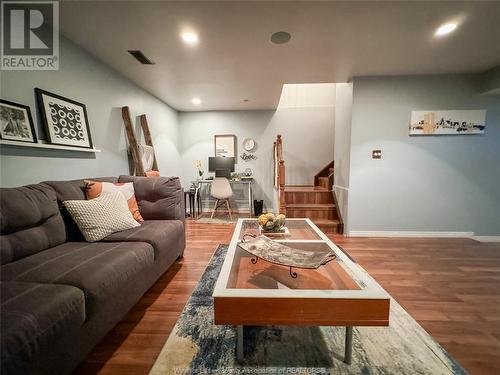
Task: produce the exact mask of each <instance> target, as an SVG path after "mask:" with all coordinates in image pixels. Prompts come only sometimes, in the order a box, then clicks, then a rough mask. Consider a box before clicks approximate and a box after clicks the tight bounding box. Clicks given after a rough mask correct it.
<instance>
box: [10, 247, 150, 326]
mask: <svg viewBox="0 0 500 375" xmlns="http://www.w3.org/2000/svg"><path fill="white" fill-rule="evenodd" d="M153 263H154V250H153V248H152V247H151V245H149V244H147V243H144V242H130V243H122V242H117V243H101V242H99V243H88V242H68V243H65V244H62V245H59V246H56V247H54V248H52V249H48V250H45V251H42V252H40V253H38V254H35V255H32V256H30V257H27V258H24V259H21V260H18V261H16V262H12V263H9V264H7V265H5V266H3V267H2V268H1V271H2V272H1V278H2V280H4V281H26V282H36V283H45V284H63V285H72V286H75V287H77V288H80V289H81V290H83V292H84V293H85V309H86V313H87V319H89V318H91V317H92V314H93V313H94V312H95V311H96V310H97V308H98V305H99V304H100V303H102V304H105V303H108V302H109V301H110V300H111V301H112V300H113V299H114V298H116V297H117V296H119V295H120V293H126V290H123V286H124V285H126V284H127V282H129V281H131V280H133V279H134V278H135V277H137V275H138V274H139V273H141V271H144V270H147V269H149V268H150V267H151V266H152V265H153Z"/></svg>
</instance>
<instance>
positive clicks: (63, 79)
mask: <svg viewBox="0 0 500 375" xmlns="http://www.w3.org/2000/svg"><path fill="white" fill-rule="evenodd" d="M60 43H61V44H60V70H58V71H2V72H1V75H0V82H1V86H0V87H1V92H0V94H1V97H2V99H5V100H9V101H13V102H16V103H20V104H24V105H28V106H30V108H31V113H32V116H33V120H34V122H35V127H36V128H37V135H38V138H39V139H45V137H44V136H43V137H42V135H43V134H44V130H43V129H42V125H41V121H40V120H39V118H38V113H37V107H36V106H35V94H34V88H35V87H39V88H42V89H45V90H47V91H50V92H53V93H56V94H59V95H62V96H64V97H68V98H71V99H73V100H76V101H79V102H82V103H84V104H85V105H86V107H87V112H88V118H89V123H90V130H91V134H92V141H93V143H94V146H95V147H96V148H98V149H101V150H102V152H101V153H96V154H95V155H94V154H88V153H82V152H74V151H61V150H46V149H34V148H26V147H23V148H20V147H15V148H14V147H11V146H4V145H2V146H1V148H0V154H1V164H0V165H1V171H0V177H1V179H0V185H1V186H2V187H10V186H20V185H24V184H32V183H37V182H40V181H44V180H51V179H53V180H64V179H77V178H82V177H95V176H118V175H120V174H128V173H129V166H128V161H127V146H126V141H125V138H126V136H125V131H124V126H123V122H122V117H121V107H122V106H124V105H128V106H129V107H130V111H131V115H132V121H133V122H136V124H138V121H135V120H136V119H135V116H138V115H140V114H142V113H145V114H146V115H147V117H148V122H149V126H150V129H151V133H152V136H153V142H154V145H155V151H156V155H157V159H158V164H159V169H160V172H161V174H162V175H164V176H171V175H174V176H178V175H180V158H179V152H178V149H177V147H178V138H179V137H178V123H177V112H176V111H175V110H173V109H172V108H170V107H169V106H168V105H167V104H165V103H164V102H162V101H160V100H159V99H157V98H155V97H154V96H152V95H151V94H149V93H147V92H146V91H144V90H143V89H141V88H139V87H138V86H136V85H135V84H134V83H132V82H130V81H129V80H128V79H126V78H124V77H123V76H121V75H120V74H118V73H117V72H116V71H114V70H112V69H111V68H109V67H108V66H107V65H105V64H103V63H101V62H100V61H98V60H96V59H95V58H94V57H92V56H90V55H89V54H87V53H86V52H84V51H83V50H81V49H80V48H78V47H77V46H75V45H74V44H72V43H71V42H70V41H68V40H67V39H65V38H63V37H61V40H60ZM131 63H134V61H131ZM136 134H140V132H139V126H137V127H136Z"/></svg>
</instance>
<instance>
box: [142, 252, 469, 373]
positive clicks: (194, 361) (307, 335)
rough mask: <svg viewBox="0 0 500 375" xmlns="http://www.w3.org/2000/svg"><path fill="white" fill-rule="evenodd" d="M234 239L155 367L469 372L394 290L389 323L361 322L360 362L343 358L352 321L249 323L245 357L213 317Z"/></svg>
mask: <svg viewBox="0 0 500 375" xmlns="http://www.w3.org/2000/svg"><path fill="white" fill-rule="evenodd" d="M226 252H227V246H225V245H221V246H219V248H218V249H217V250H216V252H215V254H214V256H213V258H212V260H211V261H210V263H209V264H208V266H207V269H206V270H205V273H204V274H203V276H202V277H201V279H200V282H199V283H198V285H197V287H196V289H195V291H194V292H193V294H192V296H191V297H190V299H189V301H188V302H187V304H186V306H185V308H184V310H183V311H182V313H181V315H180V317H179V319H178V321H177V323H176V325H175V327H174V329H173V331H172V333H171V334H170V337H169V338H168V340H167V342H166V343H165V345H164V347H163V349H162V351H161V353H160V355H159V356H158V359H157V360H156V362H155V364H154V366H153V368H152V370H151V372H150V375H171V374H363V375H369V374H411V375H413V374H467V373H466V372H465V370H464V369H463V368H462V367H461V366H460V365H459V364H458V363H457V362H456V361H455V360H454V359H453V358H452V357H451V356H450V355H449V354H448V353H447V352H446V351H445V350H444V349H443V348H442V347H441V346H440V345H439V344H438V343H437V342H436V341H435V340H434V339H433V338H432V337H431V336H430V335H429V334H428V333H427V332H426V331H425V330H424V329H423V328H422V327H421V326H420V325H419V324H418V323H417V322H416V321H415V320H414V319H413V318H412V317H411V316H410V315H409V314H408V313H407V312H406V311H405V310H404V309H403V308H402V307H401V306H400V305H399V304H398V303H397V302H396V301H395V300H394V299H392V298H391V309H390V325H389V327H359V328H354V330H353V331H354V335H353V336H354V337H353V352H352V363H351V364H350V365H347V364H345V363H344V362H343V354H344V338H345V328H344V327H276V326H273V327H245V345H244V346H245V353H244V354H245V362H244V363H243V364H242V365H240V364H238V362H237V361H236V358H235V348H236V328H235V327H233V326H217V325H214V323H213V316H214V314H213V299H212V291H213V289H214V286H215V282H216V280H217V277H218V275H219V272H220V269H221V267H222V263H223V261H224V257H225V255H226Z"/></svg>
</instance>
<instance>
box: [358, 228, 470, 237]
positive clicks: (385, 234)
mask: <svg viewBox="0 0 500 375" xmlns="http://www.w3.org/2000/svg"><path fill="white" fill-rule="evenodd" d="M348 237H421V238H474V232H419V231H362V230H351V231H349V232H348Z"/></svg>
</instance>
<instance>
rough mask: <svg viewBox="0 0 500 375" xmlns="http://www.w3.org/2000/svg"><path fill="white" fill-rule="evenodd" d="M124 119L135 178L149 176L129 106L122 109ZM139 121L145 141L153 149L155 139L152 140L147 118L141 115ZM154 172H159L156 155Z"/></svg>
mask: <svg viewBox="0 0 500 375" xmlns="http://www.w3.org/2000/svg"><path fill="white" fill-rule="evenodd" d="M122 118H123V124H124V125H125V131H126V133H127V139H128V144H129V147H130V153H131V155H132V161H133V164H134V165H133V166H134V174H135V176H146V175H147V174H146V172H145V171H144V166H143V165H142V160H141V152H140V149H139V143H138V142H137V139H136V137H135V132H134V128H133V126H132V120H131V118H130V109H129V107H128V106H125V107H122ZM139 119H140V123H141V128H142V132H143V133H144V140H145V141H146V145H148V146H151V147H153V139H152V138H151V132H150V131H149V126H148V120H147V118H146V115H141V116H140V117H139ZM153 150H154V149H153ZM153 152H154V151H153ZM153 171H158V164H157V162H156V155H154V161H153Z"/></svg>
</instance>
